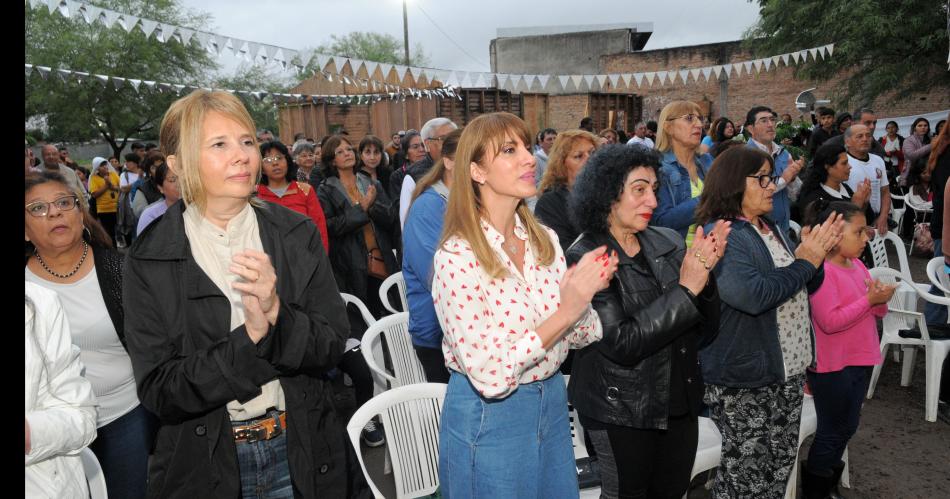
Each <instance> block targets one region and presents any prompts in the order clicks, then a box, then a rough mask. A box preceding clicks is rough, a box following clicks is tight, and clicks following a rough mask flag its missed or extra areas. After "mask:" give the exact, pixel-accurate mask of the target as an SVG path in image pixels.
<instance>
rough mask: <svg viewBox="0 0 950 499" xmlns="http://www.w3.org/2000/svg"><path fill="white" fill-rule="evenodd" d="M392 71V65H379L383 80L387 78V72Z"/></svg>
mask: <svg viewBox="0 0 950 499" xmlns="http://www.w3.org/2000/svg"><path fill="white" fill-rule="evenodd" d="M392 69H393V65H392V64H384V63H380V64H379V71H380V72H381V73H382V74H383V79H384V80H385V79H386V78H389V72H390V71H392Z"/></svg>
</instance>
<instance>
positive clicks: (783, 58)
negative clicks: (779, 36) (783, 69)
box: [775, 54, 788, 66]
mask: <svg viewBox="0 0 950 499" xmlns="http://www.w3.org/2000/svg"><path fill="white" fill-rule="evenodd" d="M781 59H782V62H783V63H784V64H785V65H786V66H788V54H782V56H781ZM775 65H776V66H777V65H778V63H777V62H776V63H775Z"/></svg>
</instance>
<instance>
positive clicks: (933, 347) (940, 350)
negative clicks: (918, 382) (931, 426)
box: [924, 341, 950, 423]
mask: <svg viewBox="0 0 950 499" xmlns="http://www.w3.org/2000/svg"><path fill="white" fill-rule="evenodd" d="M948 349H950V342H948V341H932V342H931V343H930V345H928V346H927V387H926V398H927V400H926V405H925V406H924V407H925V409H926V414H925V419H926V420H927V421H930V422H931V423H934V422H936V421H937V398H938V396H939V394H940V374H941V372H942V371H943V361H944V359H946V358H947V351H948Z"/></svg>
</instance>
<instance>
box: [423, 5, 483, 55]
mask: <svg viewBox="0 0 950 499" xmlns="http://www.w3.org/2000/svg"><path fill="white" fill-rule="evenodd" d="M416 7H419V11H420V12H422V15H424V16H426V19H428V20H429V22H430V23H432V25H433V26H435V29H437V30H439V32H440V33H442V34H443V35H444V36H445V37H446V38H448V40H449V41H450V42H452V44H453V45H455V46H456V48H458V49H459V50H461V51H462V53H463V54H465V55H467V56H468V58H469V59H471V60H473V61H475V62H476V63H478V64H479V65H480V66H483V67H486V68H488V69H489V70H491V68H490V67H489V66H488V64H485V63H484V62H482V61H480V60H478V59H477V58H476V57H475V56H473V55H472V54H469V53H468V51H467V50H465V49H464V48H462V46H461V45H459V44H458V42H456V41H455V40H453V39H452V37H451V36H449V34H448V33H446V32H445V30H443V29H442V28H440V27H439V25H438V24H437V23H436V22H435V19H432V17H431V16H429V14H428V13H426V11H425V10H423V9H422V5H420V4H419V3H416Z"/></svg>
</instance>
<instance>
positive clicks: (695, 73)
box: [689, 68, 709, 82]
mask: <svg viewBox="0 0 950 499" xmlns="http://www.w3.org/2000/svg"><path fill="white" fill-rule="evenodd" d="M700 72H702V70H701V69H699V68H696V69H690V70H689V74H690V76H692V77H693V81H695V82H699V73H700ZM706 79H707V80H708V79H709V78H706Z"/></svg>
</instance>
